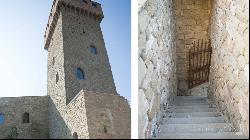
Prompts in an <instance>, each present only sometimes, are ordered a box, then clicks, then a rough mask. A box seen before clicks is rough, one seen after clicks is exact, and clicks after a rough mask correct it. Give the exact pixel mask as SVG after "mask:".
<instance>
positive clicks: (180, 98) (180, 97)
mask: <svg viewBox="0 0 250 140" xmlns="http://www.w3.org/2000/svg"><path fill="white" fill-rule="evenodd" d="M174 99H175V100H206V99H207V97H200V96H176V97H175V98H174Z"/></svg>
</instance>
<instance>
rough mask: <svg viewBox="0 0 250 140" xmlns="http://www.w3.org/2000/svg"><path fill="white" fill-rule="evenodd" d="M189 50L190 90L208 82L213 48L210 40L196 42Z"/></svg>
mask: <svg viewBox="0 0 250 140" xmlns="http://www.w3.org/2000/svg"><path fill="white" fill-rule="evenodd" d="M192 44H193V46H192V47H191V48H190V49H189V70H188V88H189V89H191V88H193V87H195V86H198V85H200V84H202V83H205V82H207V81H208V76H209V68H210V63H211V53H212V47H211V42H210V40H208V41H206V40H205V41H203V39H202V40H200V39H199V40H198V41H194V42H193V43H192Z"/></svg>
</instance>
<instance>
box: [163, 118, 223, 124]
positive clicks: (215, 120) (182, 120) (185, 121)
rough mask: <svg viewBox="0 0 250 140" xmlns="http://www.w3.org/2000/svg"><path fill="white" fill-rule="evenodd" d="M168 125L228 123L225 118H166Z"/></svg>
mask: <svg viewBox="0 0 250 140" xmlns="http://www.w3.org/2000/svg"><path fill="white" fill-rule="evenodd" d="M162 122H164V123H166V124H169V123H171V124H190V123H226V118H225V117H190V118H164V119H163V121H162Z"/></svg>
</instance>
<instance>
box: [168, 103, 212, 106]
mask: <svg viewBox="0 0 250 140" xmlns="http://www.w3.org/2000/svg"><path fill="white" fill-rule="evenodd" d="M172 105H173V106H200V105H210V104H209V103H207V102H200V103H195V102H177V103H173V104H172Z"/></svg>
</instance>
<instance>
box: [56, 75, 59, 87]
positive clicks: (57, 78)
mask: <svg viewBox="0 0 250 140" xmlns="http://www.w3.org/2000/svg"><path fill="white" fill-rule="evenodd" d="M58 81H59V75H58V72H57V73H56V84H57V83H58Z"/></svg>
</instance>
